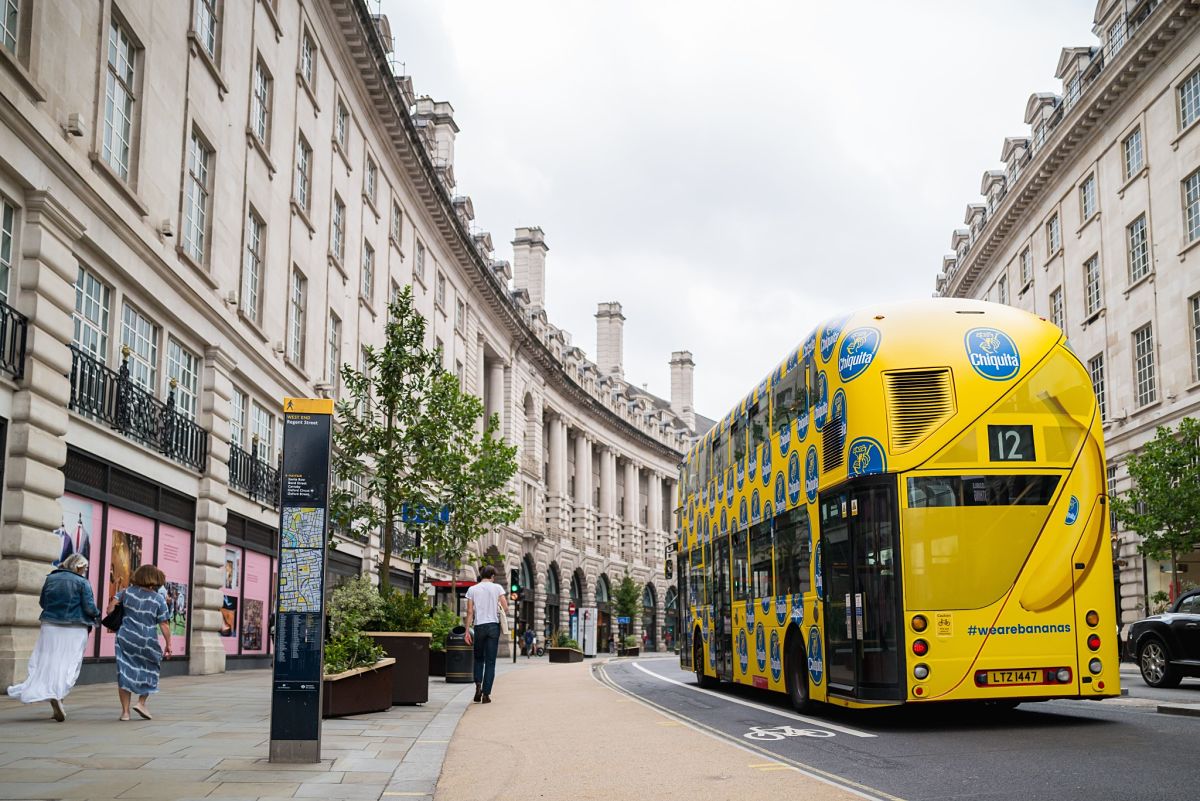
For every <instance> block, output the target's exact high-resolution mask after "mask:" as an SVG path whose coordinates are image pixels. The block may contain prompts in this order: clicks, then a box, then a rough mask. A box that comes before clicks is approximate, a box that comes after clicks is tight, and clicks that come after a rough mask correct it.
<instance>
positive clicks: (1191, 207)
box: [1183, 170, 1200, 242]
mask: <svg viewBox="0 0 1200 801" xmlns="http://www.w3.org/2000/svg"><path fill="white" fill-rule="evenodd" d="M1183 230H1184V232H1185V236H1187V241H1189V242H1195V241H1196V240H1197V239H1200V170H1196V171H1195V172H1194V173H1192V174H1191V175H1189V176H1188V177H1187V178H1184V179H1183Z"/></svg>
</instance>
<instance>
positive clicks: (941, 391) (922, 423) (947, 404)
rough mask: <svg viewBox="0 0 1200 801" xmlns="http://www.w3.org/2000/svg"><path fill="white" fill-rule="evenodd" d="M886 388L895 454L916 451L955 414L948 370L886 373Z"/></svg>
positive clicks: (889, 427)
mask: <svg viewBox="0 0 1200 801" xmlns="http://www.w3.org/2000/svg"><path fill="white" fill-rule="evenodd" d="M883 386H884V394H885V397H886V401H887V418H888V439H889V444H890V445H891V450H892V452H894V453H903V452H904V451H907V450H911V449H912V448H915V447H916V446H917V445H919V444H920V443H921V441H922V440H924V439H925V438H926V437H928V436H929V435H930V434H932V433H933V432H934V431H936V430H937V429H938V428H939V427H940V426H941V425H942V424H943V423H945V422H946V421H947V420H949V419H950V418H951V417H953V416H954V412H955V411H956V409H955V405H954V380H953V377H952V376H951V374H950V369H949V368H946V367H942V368H938V369H933V370H904V371H900V372H892V373H884V374H883Z"/></svg>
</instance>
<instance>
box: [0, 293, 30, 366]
mask: <svg viewBox="0 0 1200 801" xmlns="http://www.w3.org/2000/svg"><path fill="white" fill-rule="evenodd" d="M28 332H29V321H28V320H26V319H25V315H23V314H21V313H20V312H19V311H17V310H16V309H14V308H13V307H12V306H9V305H8V304H7V303H4V302H3V301H0V370H3V371H4V372H6V373H8V374H9V375H11V376H12V377H13V378H14V379H16V380H17V381H20V380H21V378H22V377H23V376H24V375H25V339H26V337H27V336H28Z"/></svg>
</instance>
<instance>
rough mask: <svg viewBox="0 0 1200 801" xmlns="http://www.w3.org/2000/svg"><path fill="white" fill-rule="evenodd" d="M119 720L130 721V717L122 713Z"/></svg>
mask: <svg viewBox="0 0 1200 801" xmlns="http://www.w3.org/2000/svg"><path fill="white" fill-rule="evenodd" d="M117 720H129V715H126V714H124V713H122V715H121V717H119V718H117Z"/></svg>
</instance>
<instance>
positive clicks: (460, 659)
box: [446, 626, 475, 684]
mask: <svg viewBox="0 0 1200 801" xmlns="http://www.w3.org/2000/svg"><path fill="white" fill-rule="evenodd" d="M473 681H475V648H474V647H473V646H470V645H467V627H466V626H455V627H454V628H452V629H451V630H450V633H449V634H447V635H446V683H447V684H469V683H471V682H473Z"/></svg>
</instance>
